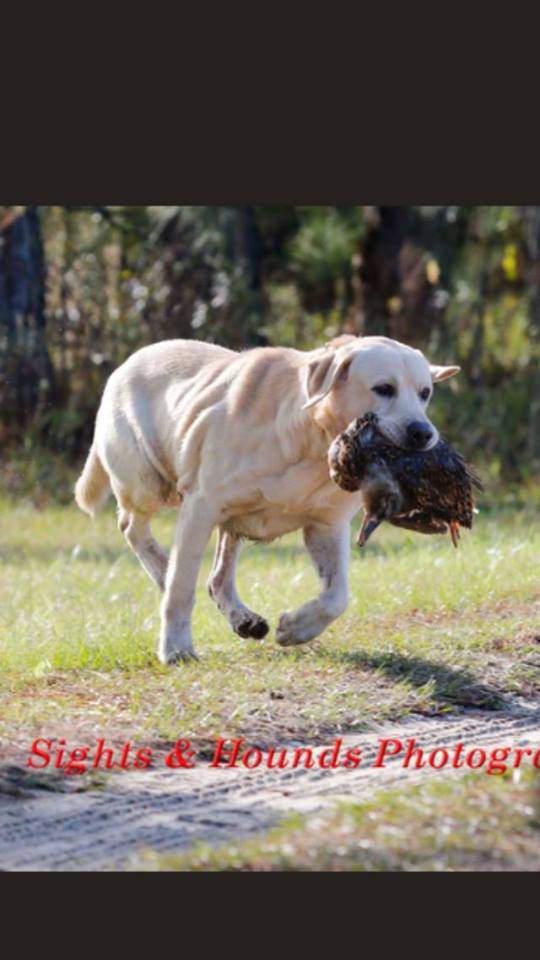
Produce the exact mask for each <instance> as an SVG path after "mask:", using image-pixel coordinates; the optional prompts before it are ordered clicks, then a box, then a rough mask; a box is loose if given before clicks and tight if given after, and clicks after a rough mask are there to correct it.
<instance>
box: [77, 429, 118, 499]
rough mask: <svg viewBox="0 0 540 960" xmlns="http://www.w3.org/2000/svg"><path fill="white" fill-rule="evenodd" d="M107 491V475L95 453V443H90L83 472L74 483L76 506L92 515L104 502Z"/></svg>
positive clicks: (108, 490) (108, 486)
mask: <svg viewBox="0 0 540 960" xmlns="http://www.w3.org/2000/svg"><path fill="white" fill-rule="evenodd" d="M109 492H110V483H109V475H108V473H107V471H106V470H105V468H104V466H103V464H102V462H101V460H100V459H99V457H98V455H97V452H96V447H95V444H92V446H91V447H90V453H89V454H88V456H87V458H86V463H85V465H84V469H83V472H82V473H81V475H80V477H79V479H78V480H77V483H76V484H75V500H76V503H77V506H78V507H80V508H81V510H84V512H85V513H88V514H89V515H90V516H91V517H93V516H94V513H95V511H96V510H97V509H98V508H99V507H100V506H101V505H102V504H103V503H105V500H106V499H107V497H108V495H109Z"/></svg>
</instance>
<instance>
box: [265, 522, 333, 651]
mask: <svg viewBox="0 0 540 960" xmlns="http://www.w3.org/2000/svg"><path fill="white" fill-rule="evenodd" d="M304 542H305V544H306V547H307V549H308V552H309V554H310V557H311V559H312V561H313V564H314V566H315V569H316V570H317V573H318V574H319V577H320V579H321V582H322V585H323V590H322V592H321V593H320V594H319V596H318V597H317V598H316V599H315V600H310V602H309V603H306V604H304V606H303V607H299V609H298V610H293V611H292V612H291V613H284V614H282V616H281V617H280V620H279V625H278V629H277V634H276V638H277V641H278V643H280V644H281V646H282V647H288V646H292V645H293V644H297V643H307V641H308V640H313V638H314V637H318V636H319V634H320V633H322V632H323V630H325V629H326V627H327V626H328V625H329V624H330V623H332V621H333V620H336V618H337V617H339V616H340V615H341V614H342V613H343V611H344V610H345V608H346V606H347V601H348V585H347V575H348V569H349V552H350V525H349V523H345V524H342V525H341V526H339V527H329V526H323V525H319V524H317V525H312V526H309V527H305V529H304Z"/></svg>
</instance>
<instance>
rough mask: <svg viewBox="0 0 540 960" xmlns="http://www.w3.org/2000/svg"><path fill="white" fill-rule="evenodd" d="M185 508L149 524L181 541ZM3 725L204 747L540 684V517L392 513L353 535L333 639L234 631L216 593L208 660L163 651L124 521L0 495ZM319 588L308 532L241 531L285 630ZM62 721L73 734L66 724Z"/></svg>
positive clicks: (22, 739) (255, 574)
mask: <svg viewBox="0 0 540 960" xmlns="http://www.w3.org/2000/svg"><path fill="white" fill-rule="evenodd" d="M174 520H175V515H174V512H173V511H170V512H167V513H166V512H163V513H162V514H161V515H160V516H159V517H157V518H156V522H155V524H154V527H155V532H156V535H157V537H158V539H159V540H160V541H161V542H162V543H163V544H164V545H168V544H170V543H171V540H172V535H173V525H174ZM0 530H1V533H0V563H1V573H0V590H1V594H2V602H1V604H0V737H1V738H2V740H3V743H4V745H5V744H25V745H26V744H27V743H28V740H29V737H30V736H37V735H49V736H59V735H61V734H60V732H59V731H60V729H62V730H65V731H67V732H68V733H70V738H71V735H72V734H73V735H74V734H75V733H77V735H85V736H86V735H88V736H92V738H93V739H95V737H96V736H97V735H103V732H104V731H105V732H106V735H107V736H108V737H109V738H114V737H115V736H116V735H118V738H124V737H125V736H128V737H130V738H131V739H144V740H145V741H146V742H151V741H152V740H153V739H155V740H166V741H170V740H175V739H176V738H177V737H179V736H183V737H190V738H192V739H193V740H195V741H197V743H198V744H199V745H201V744H204V743H205V742H206V741H209V740H212V739H213V738H215V737H218V736H233V735H235V736H236V735H241V736H244V737H246V738H248V739H249V740H250V742H252V743H254V744H257V745H262V746H264V745H269V744H273V743H274V744H275V743H276V742H277V741H278V740H280V739H281V740H284V739H291V738H293V739H308V738H309V739H311V740H317V739H321V738H323V737H325V736H327V735H328V733H335V732H339V731H342V730H347V729H362V728H365V727H366V725H368V724H370V723H371V722H373V721H381V720H385V719H395V718H398V717H400V716H403V715H404V714H407V713H410V712H411V711H414V712H420V713H428V714H430V713H439V712H444V711H448V710H453V709H456V708H457V707H460V706H477V707H485V708H491V709H496V708H498V707H499V706H501V704H502V703H504V701H505V699H507V698H509V697H511V696H514V695H520V696H526V697H527V696H533V695H535V694H537V693H538V691H539V690H540V642H539V640H540V576H539V575H538V557H539V556H540V524H538V521H537V517H536V515H535V513H534V512H532V511H530V512H527V511H520V512H518V511H512V510H499V511H489V512H485V513H482V514H481V515H480V516H479V517H478V519H477V523H476V528H475V531H474V533H473V534H468V533H465V534H464V536H463V539H462V545H461V547H460V549H459V550H454V549H453V548H452V546H451V544H450V540H449V538H442V537H422V536H418V535H414V534H412V533H407V532H404V531H401V530H395V529H394V528H392V527H390V526H388V525H387V526H385V527H384V528H383V529H381V530H380V531H378V532H377V534H376V535H375V536H374V538H373V540H372V541H371V542H370V544H369V545H368V547H366V548H365V550H364V551H363V552H361V551H359V550H358V548H357V547H355V546H354V545H352V546H351V550H352V563H351V575H350V588H351V602H350V605H349V608H348V610H347V612H346V613H345V614H344V615H343V616H342V617H341V618H340V619H339V620H338V621H337V622H336V623H335V624H334V625H333V626H332V627H331V628H329V629H328V630H327V631H326V633H325V634H324V635H323V636H322V638H321V639H320V640H317V641H315V642H313V643H312V644H308V645H306V646H303V647H298V648H296V649H295V648H289V649H281V648H280V647H278V646H277V645H276V643H275V640H274V639H273V635H272V633H271V634H270V635H269V636H268V637H267V638H266V639H265V640H264V641H262V642H257V641H253V640H242V639H240V638H239V637H237V636H235V635H234V634H233V633H232V632H231V630H230V628H229V626H228V624H227V623H226V621H225V620H224V618H223V617H222V616H221V614H220V613H219V611H218V610H217V609H216V607H215V606H214V604H213V603H212V602H211V600H210V598H209V597H208V595H207V592H206V588H205V581H206V577H207V575H208V572H209V569H210V563H211V556H212V550H211V549H209V550H208V552H207V555H206V557H205V561H204V565H203V570H202V571H201V578H200V582H199V592H198V598H197V604H196V608H195V613H194V638H195V646H196V649H197V651H198V653H199V655H200V657H201V660H200V662H199V663H194V664H190V665H188V666H185V665H181V666H179V667H173V668H169V667H163V666H161V665H160V664H159V663H158V662H157V660H156V658H155V648H156V643H157V636H158V632H159V596H158V592H157V590H156V588H155V586H154V585H153V584H152V583H151V581H150V580H149V579H148V578H147V576H146V574H145V573H144V572H143V571H142V569H141V568H140V566H139V564H138V562H137V560H136V559H135V558H134V556H133V555H132V554H131V552H130V551H129V549H128V548H127V546H126V545H125V543H124V540H123V537H122V536H121V535H120V533H119V532H118V530H117V527H116V518H115V515H114V512H113V510H112V509H111V508H108V509H107V510H106V511H105V512H103V513H101V514H100V515H99V516H98V517H97V519H96V520H95V521H93V522H92V521H90V520H89V519H88V518H86V517H85V516H83V515H82V514H81V513H79V512H78V511H77V510H76V508H75V507H74V506H69V507H68V506H54V505H50V506H47V508H46V509H37V508H36V507H35V506H32V505H31V504H29V503H28V502H24V503H20V502H19V503H17V502H12V501H7V500H4V501H3V502H1V503H0ZM317 591H318V583H317V578H316V576H315V573H314V572H313V570H312V569H311V567H310V564H309V560H308V557H307V555H306V553H305V551H304V549H303V546H302V543H301V538H300V536H299V535H291V536H289V537H285V538H283V539H282V540H280V541H277V542H276V543H274V544H271V545H266V546H259V545H246V547H245V550H244V553H243V555H242V559H241V562H240V571H239V592H240V595H241V596H242V598H243V599H244V601H245V602H246V603H247V604H248V605H249V606H250V607H251V608H252V609H254V610H256V611H257V612H259V613H261V614H262V615H264V616H266V617H267V618H269V620H270V622H271V624H272V625H273V626H274V627H275V625H276V623H277V620H278V617H279V615H280V614H281V613H282V612H283V611H285V610H290V609H294V608H295V607H296V606H298V605H300V604H302V603H303V602H305V601H306V600H308V599H310V598H311V597H313V596H314V595H315V594H316V592H317ZM64 735H65V733H64Z"/></svg>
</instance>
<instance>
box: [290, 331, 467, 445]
mask: <svg viewBox="0 0 540 960" xmlns="http://www.w3.org/2000/svg"><path fill="white" fill-rule="evenodd" d="M459 369H460V368H459V367H455V366H451V367H439V366H434V365H433V364H429V363H428V361H427V360H426V358H425V357H424V355H423V353H422V352H421V351H420V350H415V349H413V348H412V347H408V346H406V345H405V344H404V343H399V342H398V341H397V340H389V339H388V338H387V337H350V338H346V339H345V338H342V339H341V338H340V340H338V341H337V342H336V343H335V344H332V343H330V344H329V345H328V346H327V347H326V348H325V349H324V350H322V351H320V352H319V353H318V355H317V356H316V357H315V358H314V359H312V360H311V361H310V362H309V363H308V364H307V365H306V368H305V371H304V384H303V385H304V394H305V397H306V402H305V403H304V407H303V409H304V410H308V409H312V408H313V412H314V415H315V417H316V419H318V420H322V421H324V420H326V421H327V422H328V423H332V424H333V425H334V428H335V427H337V430H338V432H339V431H341V430H344V429H345V427H346V426H347V424H348V423H350V421H351V420H354V419H355V417H361V416H363V415H364V414H366V413H368V412H373V413H376V414H377V416H378V418H379V429H380V431H381V433H383V434H384V435H385V436H386V438H387V439H388V440H389V441H390V442H391V443H394V444H396V445H397V446H399V447H405V448H409V449H414V450H429V449H430V448H431V447H433V446H435V444H436V443H437V441H438V439H439V434H438V432H437V430H436V429H435V427H434V426H433V424H432V423H431V422H430V420H429V419H428V416H427V408H428V406H429V402H430V400H431V396H432V393H433V384H434V383H438V382H439V381H441V380H446V379H447V378H448V377H453V376H454V375H455V374H456V373H458V372H459Z"/></svg>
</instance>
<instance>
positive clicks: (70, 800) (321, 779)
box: [0, 703, 540, 870]
mask: <svg viewBox="0 0 540 960" xmlns="http://www.w3.org/2000/svg"><path fill="white" fill-rule="evenodd" d="M384 736H388V737H395V738H398V739H401V740H407V739H408V738H410V737H415V738H416V740H417V746H419V747H423V748H424V749H427V750H432V749H434V748H435V747H437V746H439V747H446V748H448V747H451V746H452V745H453V744H457V743H458V742H460V741H461V742H463V743H464V744H465V745H466V747H467V748H472V747H474V746H481V747H484V748H485V747H488V746H491V747H494V746H500V747H503V746H509V747H517V746H529V747H536V749H538V748H539V747H540V704H538V703H536V704H535V705H530V704H529V705H527V704H519V705H516V706H514V707H513V708H512V709H511V710H508V711H506V712H503V713H496V714H495V713H488V712H486V713H481V712H480V711H471V712H467V713H466V714H463V715H461V716H458V717H454V718H437V719H419V718H413V719H409V720H407V721H406V722H402V723H400V724H394V725H386V726H385V727H381V728H378V729H376V730H373V731H372V732H370V733H363V734H347V735H346V736H343V748H344V749H346V748H347V747H350V746H359V747H361V748H362V765H361V766H360V767H358V768H357V769H356V770H346V769H336V770H323V769H320V768H318V767H316V768H314V769H311V770H309V769H308V770H306V769H303V768H300V769H296V770H291V769H289V770H287V769H283V770H268V769H265V768H264V769H263V768H258V769H256V770H253V771H247V770H245V769H222V768H219V767H218V768H211V767H209V766H208V765H206V764H201V765H199V766H197V767H195V768H194V769H192V770H170V769H168V768H167V767H162V766H159V767H157V768H154V769H150V770H147V771H141V772H131V771H129V772H128V771H126V772H122V773H119V774H117V775H111V776H109V777H108V780H107V783H106V786H105V787H103V788H102V789H99V790H95V791H87V792H82V793H57V792H54V793H51V792H47V791H44V790H30V791H28V792H23V793H22V794H21V795H19V796H9V795H6V794H5V793H3V794H0V868H1V869H3V870H77V869H78V870H103V869H107V868H109V869H111V868H113V869H114V868H122V867H125V866H129V864H130V863H133V862H134V857H135V856H136V854H137V852H138V851H140V850H141V849H143V848H145V847H152V848H154V849H158V850H161V851H179V850H181V849H185V848H186V847H187V846H189V844H191V843H192V842H193V841H194V840H197V839H200V840H205V841H208V842H210V843H212V844H218V843H222V842H224V841H229V840H230V839H231V838H232V837H234V838H237V839H241V838H243V837H246V836H248V835H250V834H253V833H256V832H259V831H261V830H265V829H268V828H269V827H271V826H273V825H275V824H276V823H277V822H278V821H279V820H280V819H281V818H282V817H283V816H285V815H287V814H288V813H292V812H307V811H313V810H316V809H320V808H321V807H324V806H327V805H329V804H331V803H333V802H334V801H335V800H336V799H344V798H346V799H349V800H354V799H357V800H359V799H364V798H367V797H369V796H372V795H373V794H374V793H375V792H376V791H377V790H378V789H379V788H381V787H388V786H391V785H394V784H396V783H397V782H398V781H400V782H403V783H412V782H413V781H418V780H419V779H421V778H425V777H432V776H436V777H438V778H440V777H443V776H444V777H451V776H458V775H459V771H457V770H455V769H448V768H445V769H444V770H442V771H436V772H434V771H432V770H431V769H430V768H428V769H422V770H415V769H409V770H403V769H402V766H401V763H400V758H399V757H398V758H396V759H395V760H389V761H388V766H387V767H385V768H379V769H374V768H373V767H372V765H371V764H372V763H373V760H374V758H375V756H376V752H377V750H378V747H379V738H381V737H384ZM322 749H324V747H318V748H317V750H322Z"/></svg>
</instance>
